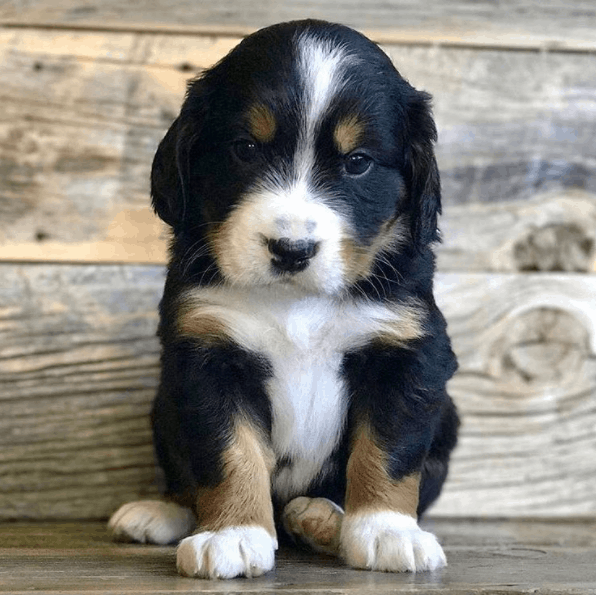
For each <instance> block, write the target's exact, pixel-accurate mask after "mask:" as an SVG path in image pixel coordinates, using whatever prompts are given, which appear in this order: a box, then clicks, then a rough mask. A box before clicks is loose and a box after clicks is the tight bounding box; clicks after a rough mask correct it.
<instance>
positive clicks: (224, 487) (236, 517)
mask: <svg viewBox="0 0 596 595" xmlns="http://www.w3.org/2000/svg"><path fill="white" fill-rule="evenodd" d="M222 461H223V475H224V477H223V480H222V481H221V483H219V484H218V485H217V486H215V487H202V488H199V489H198V490H197V496H196V514H197V522H198V527H199V529H200V530H201V531H219V530H221V529H225V528H226V527H233V526H236V527H238V526H248V525H252V526H259V527H264V528H265V529H266V530H267V531H268V532H269V533H270V534H271V535H272V536H273V537H275V525H274V521H273V504H272V502H271V487H270V484H271V480H270V476H271V472H272V470H273V468H274V466H275V456H274V454H273V452H272V450H271V449H270V447H269V446H267V444H266V443H265V440H264V438H263V436H262V435H261V433H260V432H259V431H258V430H256V429H255V428H254V426H252V424H250V423H249V422H246V421H244V420H242V421H239V422H237V424H236V426H235V428H234V433H233V436H232V439H231V442H230V444H229V446H228V447H227V448H226V450H225V451H224V452H223V453H222Z"/></svg>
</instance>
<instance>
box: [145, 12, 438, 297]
mask: <svg viewBox="0 0 596 595" xmlns="http://www.w3.org/2000/svg"><path fill="white" fill-rule="evenodd" d="M434 137H435V129H434V124H433V122H432V118H431V117H430V113H429V109H428V96H427V95H425V94H423V93H419V92H417V91H415V90H414V89H413V88H412V87H411V86H410V85H409V84H408V83H406V82H405V81H404V80H403V79H402V78H401V77H400V75H399V74H398V73H397V71H396V70H395V69H394V67H393V66H392V65H391V63H390V61H389V59H388V58H387V57H386V55H385V54H384V53H383V52H382V51H381V50H379V49H378V48H377V47H376V46H375V45H374V44H372V43H371V42H370V41H368V40H367V39H366V38H364V37H362V36H361V35H359V34H358V33H356V32H354V31H352V30H350V29H347V28H344V27H340V26H334V25H329V24H326V23H318V22H300V23H289V24H284V25H278V26H275V27H270V28H268V29H264V30H262V31H260V32H258V33H256V34H254V35H252V36H250V37H248V38H247V39H246V40H244V41H243V42H242V43H241V44H240V45H239V46H238V47H237V48H235V49H234V50H233V51H232V52H231V53H230V54H229V55H228V56H227V57H226V58H224V60H222V61H221V62H220V63H219V64H218V65H216V66H215V67H214V68H213V69H211V70H209V71H207V72H206V73H205V74H203V76H202V77H201V78H199V79H197V80H196V81H194V82H193V83H192V84H191V86H190V87H189V93H188V96H187V99H186V101H185V103H184V105H183V108H182V111H181V114H180V116H179V118H178V119H177V121H176V122H175V123H174V124H173V126H172V128H171V129H170V131H169V132H168V135H166V138H165V139H164V141H162V144H161V145H160V148H159V150H158V153H157V155H156V158H155V162H154V167H153V174H152V193H153V197H154V205H155V207H156V210H157V211H158V213H159V214H160V216H161V217H162V218H163V219H164V220H165V221H166V222H168V223H170V224H171V225H172V226H173V228H174V231H175V235H176V236H177V237H178V238H184V240H185V242H186V243H187V244H189V245H192V242H193V240H194V241H196V238H201V237H203V238H204V240H205V244H206V246H207V249H208V250H209V252H210V254H211V256H212V257H213V259H214V261H215V264H216V266H217V268H218V271H219V273H220V275H221V276H222V277H223V278H224V279H225V280H226V281H227V282H228V283H231V284H237V285H243V286H254V285H271V284H290V285H295V286H298V287H301V288H303V289H306V290H307V291H312V292H321V293H327V294H333V293H337V292H341V291H342V290H344V289H345V288H346V287H349V286H350V285H352V284H353V283H355V282H356V281H358V280H360V279H363V278H365V277H367V276H368V275H370V274H372V272H373V269H374V266H375V262H376V261H377V260H378V259H379V258H382V257H383V253H384V252H391V251H395V250H399V249H400V248H401V247H402V246H403V245H404V244H415V245H416V246H417V247H418V248H422V247H424V246H425V245H426V244H427V243H429V242H431V241H433V240H434V239H435V230H436V215H437V212H438V210H439V208H440V202H439V201H440V197H439V181H438V174H437V171H436V165H435V161H434V156H433V154H432V142H433V141H434Z"/></svg>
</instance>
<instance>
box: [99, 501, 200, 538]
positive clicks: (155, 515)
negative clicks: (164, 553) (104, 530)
mask: <svg viewBox="0 0 596 595" xmlns="http://www.w3.org/2000/svg"><path fill="white" fill-rule="evenodd" d="M195 524H196V521H195V517H194V514H193V513H192V511H191V510H190V509H188V508H184V507H182V506H179V505H178V504H175V503H174V502H165V501H162V500H139V501H138V502H129V503H128V504H124V505H123V506H121V507H120V508H119V509H118V510H117V511H116V512H115V513H114V514H113V515H112V517H111V518H110V520H109V522H108V530H109V531H110V533H111V535H112V538H113V539H114V540H115V541H137V542H139V543H154V544H157V545H167V544H169V543H176V542H178V541H180V540H181V539H182V538H183V537H186V536H187V535H190V534H191V533H192V531H193V530H194V528H195Z"/></svg>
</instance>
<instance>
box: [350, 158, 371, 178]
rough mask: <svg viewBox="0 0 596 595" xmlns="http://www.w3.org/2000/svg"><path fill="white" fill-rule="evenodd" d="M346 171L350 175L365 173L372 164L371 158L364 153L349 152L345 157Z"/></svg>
mask: <svg viewBox="0 0 596 595" xmlns="http://www.w3.org/2000/svg"><path fill="white" fill-rule="evenodd" d="M344 163H345V168H346V173H348V174H349V175H350V176H361V175H362V174H365V173H366V172H367V171H368V170H369V169H370V166H371V165H372V159H371V158H370V157H369V156H368V155H366V154H365V153H351V154H350V155H348V156H347V157H346V159H345V162H344Z"/></svg>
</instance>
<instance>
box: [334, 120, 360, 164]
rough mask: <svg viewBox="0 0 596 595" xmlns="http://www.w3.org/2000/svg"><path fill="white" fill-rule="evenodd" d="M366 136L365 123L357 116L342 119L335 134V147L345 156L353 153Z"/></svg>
mask: <svg viewBox="0 0 596 595" xmlns="http://www.w3.org/2000/svg"><path fill="white" fill-rule="evenodd" d="M363 134H364V123H363V122H362V121H361V120H359V119H358V117H357V116H355V115H351V116H346V117H345V118H342V119H341V120H340V121H339V122H338V124H337V126H336V127H335V130H334V132H333V140H334V141H335V146H336V147H337V149H338V150H339V152H340V153H342V154H343V155H347V154H348V153H351V152H352V151H353V150H354V149H356V148H357V147H358V145H359V144H360V142H361V140H362V135H363Z"/></svg>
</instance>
